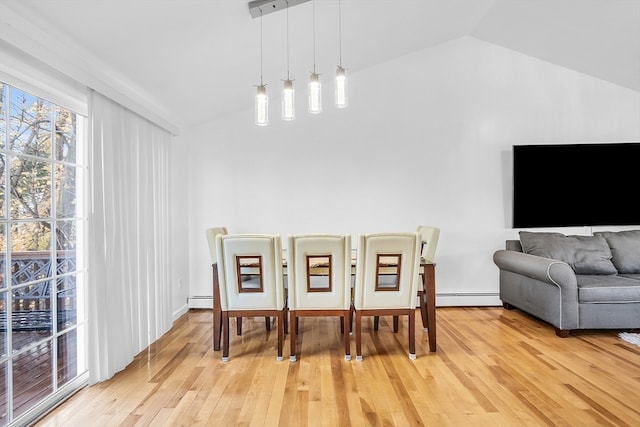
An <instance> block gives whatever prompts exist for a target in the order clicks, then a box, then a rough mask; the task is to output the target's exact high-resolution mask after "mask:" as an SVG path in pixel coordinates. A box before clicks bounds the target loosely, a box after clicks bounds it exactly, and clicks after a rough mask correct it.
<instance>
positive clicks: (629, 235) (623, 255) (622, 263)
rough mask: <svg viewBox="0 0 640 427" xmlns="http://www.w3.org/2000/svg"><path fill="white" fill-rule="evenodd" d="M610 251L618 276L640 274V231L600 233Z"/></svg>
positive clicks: (598, 234) (597, 233)
mask: <svg viewBox="0 0 640 427" xmlns="http://www.w3.org/2000/svg"><path fill="white" fill-rule="evenodd" d="M593 234H594V235H597V236H602V237H604V238H605V240H606V241H607V243H608V244H609V248H610V249H611V255H613V258H611V262H613V265H615V267H616V270H618V273H620V274H638V273H640V230H628V231H617V232H615V231H600V232H596V233H593Z"/></svg>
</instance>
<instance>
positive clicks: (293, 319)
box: [289, 310, 298, 362]
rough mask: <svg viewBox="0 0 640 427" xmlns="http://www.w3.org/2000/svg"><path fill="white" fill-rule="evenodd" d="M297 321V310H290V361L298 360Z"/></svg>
mask: <svg viewBox="0 0 640 427" xmlns="http://www.w3.org/2000/svg"><path fill="white" fill-rule="evenodd" d="M297 321H298V319H297V317H296V312H295V310H290V311H289V324H290V325H291V331H289V341H290V344H289V345H290V350H289V362H295V361H296V339H298V337H297V332H298V330H297V329H298V328H297V327H296V325H297Z"/></svg>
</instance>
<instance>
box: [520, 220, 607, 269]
mask: <svg viewBox="0 0 640 427" xmlns="http://www.w3.org/2000/svg"><path fill="white" fill-rule="evenodd" d="M520 243H522V251H523V252H524V253H527V254H531V255H537V256H541V257H545V258H551V259H557V260H559V261H564V262H566V263H567V264H569V266H571V268H573V271H575V272H576V274H616V273H617V272H618V271H617V270H616V268H615V266H614V265H613V264H612V262H611V256H612V255H611V250H610V249H609V245H607V241H606V240H605V239H604V237H602V236H565V235H564V234H562V233H534V232H530V231H521V232H520Z"/></svg>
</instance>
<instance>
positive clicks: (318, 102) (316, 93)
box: [308, 0, 322, 114]
mask: <svg viewBox="0 0 640 427" xmlns="http://www.w3.org/2000/svg"><path fill="white" fill-rule="evenodd" d="M312 5H313V72H312V73H311V76H310V77H309V89H308V90H309V113H311V114H319V113H321V112H322V85H321V83H320V74H318V73H316V1H315V0H312Z"/></svg>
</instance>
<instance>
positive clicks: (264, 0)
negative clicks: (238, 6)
mask: <svg viewBox="0 0 640 427" xmlns="http://www.w3.org/2000/svg"><path fill="white" fill-rule="evenodd" d="M308 1H310V0H254V1H251V2H249V13H250V14H251V17H252V18H259V17H260V11H262V15H266V14H269V13H272V12H277V11H279V10H284V9H286V8H287V3H288V4H289V7H291V6H296V5H298V4H300V3H306V2H308Z"/></svg>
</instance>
